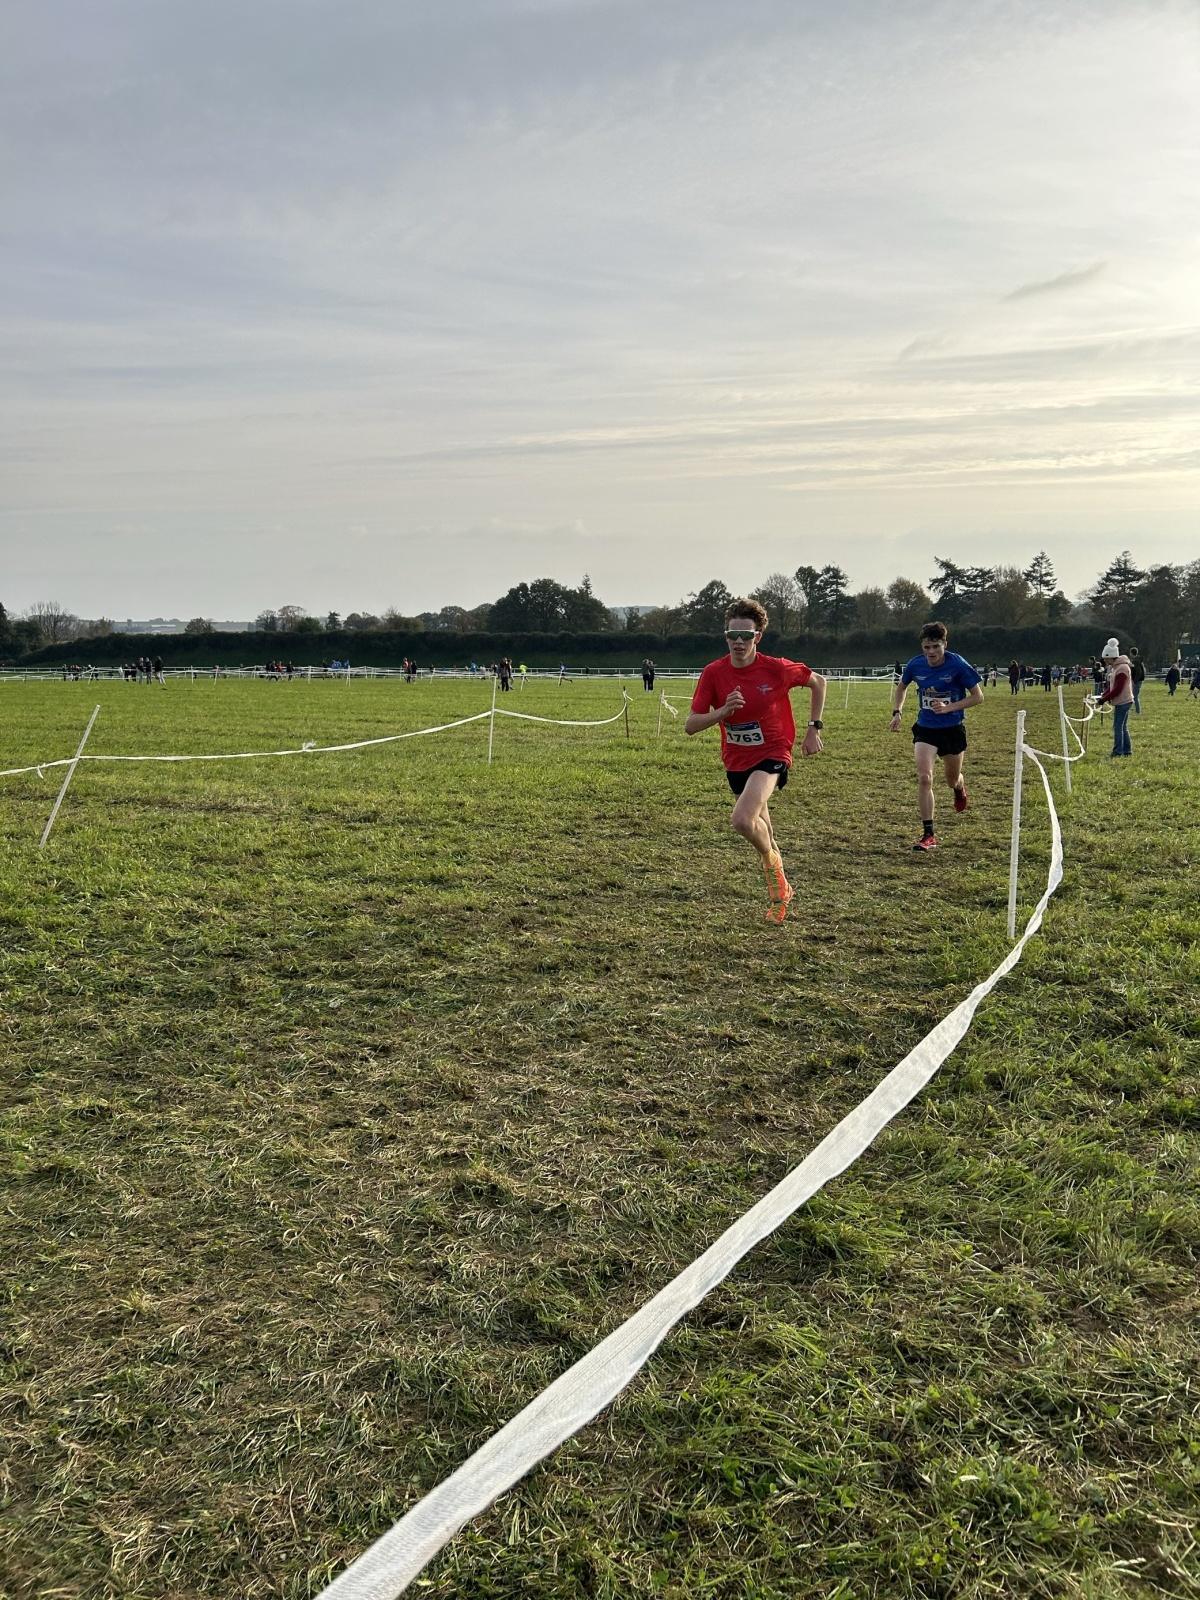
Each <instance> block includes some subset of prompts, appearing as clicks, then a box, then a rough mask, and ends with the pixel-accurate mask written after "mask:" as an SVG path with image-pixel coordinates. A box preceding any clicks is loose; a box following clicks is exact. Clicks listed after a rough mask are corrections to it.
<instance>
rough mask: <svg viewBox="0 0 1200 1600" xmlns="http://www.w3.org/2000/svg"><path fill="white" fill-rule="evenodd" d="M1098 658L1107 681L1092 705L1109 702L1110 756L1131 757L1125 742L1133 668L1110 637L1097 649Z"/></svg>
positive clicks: (1127, 734) (1127, 730)
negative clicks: (1102, 647)
mask: <svg viewBox="0 0 1200 1600" xmlns="http://www.w3.org/2000/svg"><path fill="white" fill-rule="evenodd" d="M1100 659H1101V660H1102V661H1103V662H1105V664H1106V665H1107V667H1108V682H1107V684H1106V685H1105V688H1104V692H1103V693H1102V694H1100V695H1098V696H1097V699H1096V704H1097V705H1100V706H1103V705H1110V706H1111V707H1112V710H1113V747H1112V753H1113V755H1114V756H1131V755H1132V754H1133V746H1132V745H1131V744H1130V742H1129V709H1130V707H1131V706H1132V705H1133V668H1132V666H1131V664H1130V661H1129V657H1128V656H1125V655H1122V654H1121V647H1120V645H1119V644H1118V643H1117V641H1116V640H1115V639H1110V640H1109V641H1108V643H1107V644H1106V645H1105V646H1104V649H1103V650H1101V652H1100Z"/></svg>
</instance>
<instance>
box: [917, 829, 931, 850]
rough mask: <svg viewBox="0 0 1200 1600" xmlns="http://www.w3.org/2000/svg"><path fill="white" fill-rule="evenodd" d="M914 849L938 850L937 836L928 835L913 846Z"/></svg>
mask: <svg viewBox="0 0 1200 1600" xmlns="http://www.w3.org/2000/svg"><path fill="white" fill-rule="evenodd" d="M913 849H914V850H936V849H937V835H936V834H934V833H927V834H926V835H925V837H924V838H923V839H918V840H917V842H916V844H915V845H913Z"/></svg>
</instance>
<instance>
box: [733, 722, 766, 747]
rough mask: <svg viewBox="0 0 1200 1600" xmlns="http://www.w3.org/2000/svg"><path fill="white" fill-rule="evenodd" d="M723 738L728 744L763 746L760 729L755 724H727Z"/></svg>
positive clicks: (763, 741)
mask: <svg viewBox="0 0 1200 1600" xmlns="http://www.w3.org/2000/svg"><path fill="white" fill-rule="evenodd" d="M725 738H726V740H727V741H728V743H729V744H763V743H765V740H764V739H763V731H762V728H761V727H760V726H759V725H758V723H757V722H727V723H726V724H725Z"/></svg>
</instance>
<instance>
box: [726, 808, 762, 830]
mask: <svg viewBox="0 0 1200 1600" xmlns="http://www.w3.org/2000/svg"><path fill="white" fill-rule="evenodd" d="M729 826H730V827H731V828H732V829H733V831H734V833H740V834H741V836H742V838H743V839H751V838H753V837H754V830H755V828H756V827H757V826H758V809H757V807H754V806H744V805H742V804H741V802H740V801H739V803H738V804H737V805H736V806H734V808H733V811H732V812H731V813H730V817H729Z"/></svg>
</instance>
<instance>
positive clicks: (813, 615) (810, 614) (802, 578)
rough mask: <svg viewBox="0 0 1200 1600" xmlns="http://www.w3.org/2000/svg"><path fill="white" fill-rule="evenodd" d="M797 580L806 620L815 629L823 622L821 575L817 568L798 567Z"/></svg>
mask: <svg viewBox="0 0 1200 1600" xmlns="http://www.w3.org/2000/svg"><path fill="white" fill-rule="evenodd" d="M795 579H796V587H797V588H798V589H799V591H800V593H801V595H802V596H803V599H804V613H805V620H806V621H807V623H808V626H809V627H810V628H815V627H816V626H817V625H818V624H819V622H820V620H821V574H820V573H819V572H818V571H817V569H816V567H797V568H796V572H795Z"/></svg>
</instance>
